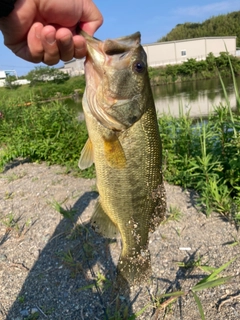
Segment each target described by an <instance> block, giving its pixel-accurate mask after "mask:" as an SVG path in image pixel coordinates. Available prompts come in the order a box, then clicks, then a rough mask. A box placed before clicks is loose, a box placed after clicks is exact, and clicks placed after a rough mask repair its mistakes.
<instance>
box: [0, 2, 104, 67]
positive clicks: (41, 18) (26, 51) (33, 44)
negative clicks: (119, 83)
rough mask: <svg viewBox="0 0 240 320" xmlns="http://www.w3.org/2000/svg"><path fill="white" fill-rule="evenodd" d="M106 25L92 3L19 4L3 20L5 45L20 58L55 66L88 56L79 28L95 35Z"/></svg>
mask: <svg viewBox="0 0 240 320" xmlns="http://www.w3.org/2000/svg"><path fill="white" fill-rule="evenodd" d="M102 22H103V18H102V15H101V13H100V11H99V10H98V8H97V7H96V5H95V4H94V3H93V2H92V0H67V1H66V0H17V1H16V3H15V8H14V10H13V11H12V12H11V13H10V15H8V16H7V17H4V18H1V19H0V30H1V31H2V34H3V37H4V44H5V45H6V46H7V47H8V48H9V49H11V50H12V51H13V52H14V53H15V54H16V55H17V56H19V57H20V58H22V59H24V60H27V61H30V62H35V63H38V62H44V63H46V64H48V65H54V64H56V63H58V62H59V60H63V61H68V60H71V59H72V58H73V57H75V58H77V59H80V58H83V57H84V56H85V55H86V41H85V39H84V38H83V36H81V35H77V34H76V27H77V26H78V27H80V28H81V29H83V30H84V31H85V32H87V33H88V34H90V35H93V34H94V32H95V31H96V30H97V29H98V28H99V27H100V26H101V24H102Z"/></svg>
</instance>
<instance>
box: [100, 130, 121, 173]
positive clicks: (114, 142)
mask: <svg viewBox="0 0 240 320" xmlns="http://www.w3.org/2000/svg"><path fill="white" fill-rule="evenodd" d="M104 153H105V157H106V160H107V163H108V165H109V166H110V167H111V168H117V169H121V168H124V167H125V166H126V163H127V161H126V157H125V154H124V151H123V148H122V146H121V143H120V141H119V140H118V137H117V136H114V137H112V138H111V139H110V140H108V139H106V140H105V141H104Z"/></svg>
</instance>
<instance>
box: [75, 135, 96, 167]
mask: <svg viewBox="0 0 240 320" xmlns="http://www.w3.org/2000/svg"><path fill="white" fill-rule="evenodd" d="M93 162H94V161H93V147H92V142H91V140H90V139H89V138H88V140H87V142H86V144H85V146H84V147H83V149H82V151H81V156H80V159H79V161H78V166H79V168H80V169H81V170H84V169H87V168H89V167H91V165H92V164H93Z"/></svg>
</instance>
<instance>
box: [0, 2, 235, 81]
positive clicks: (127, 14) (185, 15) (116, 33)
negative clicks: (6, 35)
mask: <svg viewBox="0 0 240 320" xmlns="http://www.w3.org/2000/svg"><path fill="white" fill-rule="evenodd" d="M95 3H96V5H97V6H98V8H99V9H100V11H101V12H102V14H103V17H104V24H103V25H102V27H101V28H100V29H99V30H98V31H97V32H96V34H95V36H96V37H97V38H99V39H103V40H104V39H106V38H116V37H120V36H125V35H129V34H131V33H134V32H136V31H140V32H141V34H142V43H143V44H146V43H152V42H156V41H157V40H158V39H159V38H161V37H162V36H164V35H165V34H167V33H168V32H169V31H171V29H172V28H174V27H175V26H176V25H177V24H179V23H184V22H203V21H204V20H206V19H208V18H210V17H212V16H216V15H219V14H226V13H229V12H232V11H238V10H240V1H239V0H223V1H207V0H195V1H192V0H182V1H179V0H167V1H164V0H163V1H161V0H146V1H143V0H119V1H116V0H115V1H114V0H95ZM62 65H63V63H62V62H60V63H59V64H58V66H62ZM35 66H36V65H35V64H32V63H29V62H26V61H24V60H22V59H20V58H18V57H16V56H15V55H14V54H13V53H12V52H11V51H10V50H9V49H7V48H6V47H5V46H4V45H3V37H2V34H1V33H0V70H16V72H17V74H18V75H19V76H21V75H24V74H27V73H28V72H29V71H30V70H32V69H34V67H35Z"/></svg>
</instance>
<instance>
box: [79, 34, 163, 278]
mask: <svg viewBox="0 0 240 320" xmlns="http://www.w3.org/2000/svg"><path fill="white" fill-rule="evenodd" d="M86 40H87V47H88V55H87V59H86V64H85V68H86V90H85V93H84V97H83V109H84V114H85V119H86V123H87V128H88V133H89V142H88V146H89V148H90V149H91V152H89V150H88V151H87V152H86V149H87V148H86V149H84V152H82V153H81V158H80V162H79V166H80V168H82V169H83V168H85V167H86V166H88V164H89V165H91V163H92V162H94V163H95V168H96V175H97V188H98V192H99V199H98V203H97V205H96V209H95V212H94V215H93V218H92V223H93V225H94V226H95V228H96V229H98V230H99V232H100V233H102V234H103V235H105V236H109V237H112V236H115V234H116V233H117V232H119V233H120V235H121V239H122V252H121V256H120V260H119V263H118V267H117V269H118V276H119V277H120V279H121V278H123V279H125V280H127V281H128V282H130V283H135V282H139V281H140V280H143V279H144V275H145V278H147V277H148V276H149V275H150V273H151V264H150V256H149V251H148V233H149V231H153V230H154V229H155V227H156V226H157V225H158V224H159V222H160V221H161V220H162V219H163V218H164V213H165V193H164V187H163V181H162V172H161V166H162V156H161V140H160V135H159V131H158V123H157V116H156V111H155V106H154V100H153V96H152V92H151V87H150V82H149V78H148V74H147V63H146V55H145V53H144V51H143V48H142V47H141V45H140V35H139V34H134V35H132V36H129V37H123V38H119V39H116V40H113V42H110V41H111V40H106V41H105V42H101V41H99V40H97V39H95V38H90V37H88V36H86ZM107 41H109V42H107ZM119 44H120V45H119ZM119 46H120V48H119ZM106 47H107V48H109V47H110V49H111V50H110V49H109V51H107V49H106ZM121 55H123V57H121ZM127 55H128V57H126V61H124V58H125V57H124V56H127ZM114 59H115V60H114ZM121 59H122V60H121ZM109 61H110V62H109ZM119 61H120V63H119ZM122 61H123V62H122ZM134 63H135V64H136V63H138V64H139V66H137V67H138V68H140V69H141V68H142V66H141V65H140V64H141V63H142V65H143V67H144V70H143V71H142V69H141V70H140V71H141V72H139V74H138V71H137V72H136V71H133V70H132V69H133V67H132V65H133V66H135V65H134ZM115 64H116V66H115ZM99 73H100V75H101V77H100V78H101V80H99V79H98V77H99ZM108 73H109V75H108ZM132 73H134V75H132ZM135 73H136V74H135ZM96 74H97V75H96ZM104 77H105V78H104ZM131 86H133V88H132V89H131ZM121 93H122V94H121ZM106 101H107V102H106ZM109 101H110V102H109ZM107 103H108V104H107ZM105 113H107V114H105ZM89 155H90V156H89ZM85 158H88V159H85ZM86 163H87V165H86Z"/></svg>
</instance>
